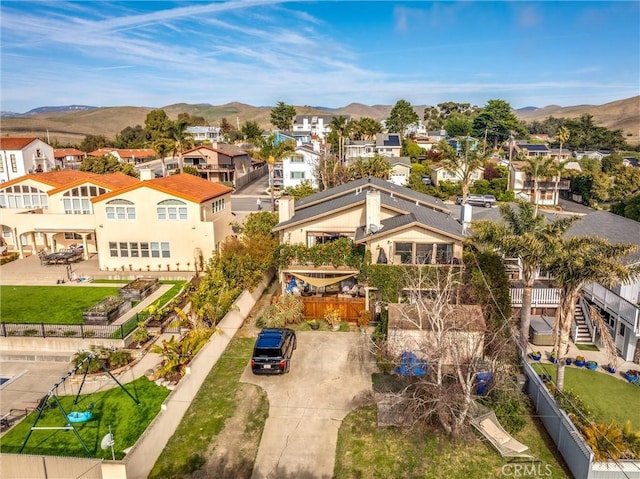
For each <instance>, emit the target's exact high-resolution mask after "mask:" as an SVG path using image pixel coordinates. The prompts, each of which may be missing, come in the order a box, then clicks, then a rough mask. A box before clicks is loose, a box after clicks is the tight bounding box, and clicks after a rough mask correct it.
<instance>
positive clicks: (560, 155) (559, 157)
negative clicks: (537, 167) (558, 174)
mask: <svg viewBox="0 0 640 479" xmlns="http://www.w3.org/2000/svg"><path fill="white" fill-rule="evenodd" d="M549 157H551V158H553V159H554V160H555V161H558V162H559V161H568V160H570V159H572V158H573V154H572V152H571V150H568V149H567V148H562V151H560V148H549Z"/></svg>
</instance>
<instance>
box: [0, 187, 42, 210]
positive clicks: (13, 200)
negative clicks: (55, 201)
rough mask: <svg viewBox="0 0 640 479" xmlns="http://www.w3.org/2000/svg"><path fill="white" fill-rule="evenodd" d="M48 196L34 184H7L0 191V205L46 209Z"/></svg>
mask: <svg viewBox="0 0 640 479" xmlns="http://www.w3.org/2000/svg"><path fill="white" fill-rule="evenodd" d="M48 198H49V197H48V196H47V194H46V193H44V192H43V191H41V190H39V189H38V188H36V187H34V186H27V185H14V186H8V187H7V188H5V189H4V190H3V191H2V192H0V205H2V206H3V207H5V208H43V209H47V206H48Z"/></svg>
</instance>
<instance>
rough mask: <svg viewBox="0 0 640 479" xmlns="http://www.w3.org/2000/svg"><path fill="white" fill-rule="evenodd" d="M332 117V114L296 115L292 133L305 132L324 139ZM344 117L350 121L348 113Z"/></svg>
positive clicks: (329, 129)
mask: <svg viewBox="0 0 640 479" xmlns="http://www.w3.org/2000/svg"><path fill="white" fill-rule="evenodd" d="M333 118H334V116H333V115H296V117H295V119H294V120H293V133H299V132H305V133H307V134H308V135H309V136H310V137H311V136H317V137H318V138H320V139H321V140H322V141H324V140H325V138H326V136H327V134H329V132H330V131H331V126H330V124H331V121H332V120H333ZM346 118H347V121H351V117H350V116H349V115H347V116H346Z"/></svg>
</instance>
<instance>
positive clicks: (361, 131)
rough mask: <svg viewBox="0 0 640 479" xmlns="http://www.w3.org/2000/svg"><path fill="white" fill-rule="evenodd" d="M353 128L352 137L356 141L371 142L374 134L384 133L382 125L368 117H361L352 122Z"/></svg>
mask: <svg viewBox="0 0 640 479" xmlns="http://www.w3.org/2000/svg"><path fill="white" fill-rule="evenodd" d="M353 126H354V135H355V137H356V139H357V140H373V139H374V138H375V137H376V134H378V133H382V132H383V131H384V128H383V126H382V123H380V122H379V121H377V120H374V119H373V118H370V117H368V116H363V117H362V118H360V119H359V120H357V121H355V122H353Z"/></svg>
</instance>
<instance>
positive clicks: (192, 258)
mask: <svg viewBox="0 0 640 479" xmlns="http://www.w3.org/2000/svg"><path fill="white" fill-rule="evenodd" d="M231 192H232V189H231V188H229V187H227V186H224V185H221V184H219V183H214V182H211V181H207V180H205V179H203V178H198V177H197V176H194V175H190V174H182V175H180V174H178V175H171V176H167V177H164V178H155V179H150V180H147V181H137V182H136V183H134V184H130V185H129V186H126V187H124V188H120V189H118V190H113V191H111V192H109V193H106V194H104V195H101V196H98V197H96V198H93V199H92V203H93V206H94V210H95V223H96V225H97V230H98V231H99V234H98V239H97V248H98V254H99V257H100V269H121V270H126V269H133V270H141V271H147V270H149V269H153V270H154V271H159V270H161V271H169V270H171V271H174V270H176V269H178V270H179V269H181V268H182V269H183V270H190V269H194V267H195V264H196V262H200V263H201V264H200V266H199V268H201V267H202V264H203V263H204V262H206V261H207V260H209V259H210V258H211V257H212V255H213V253H214V251H215V250H217V248H218V244H219V243H220V242H221V241H222V240H224V239H225V238H226V237H227V236H228V235H230V234H231V227H230V223H231V222H232V220H233V217H232V215H231Z"/></svg>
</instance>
